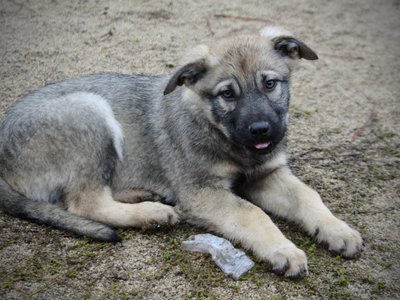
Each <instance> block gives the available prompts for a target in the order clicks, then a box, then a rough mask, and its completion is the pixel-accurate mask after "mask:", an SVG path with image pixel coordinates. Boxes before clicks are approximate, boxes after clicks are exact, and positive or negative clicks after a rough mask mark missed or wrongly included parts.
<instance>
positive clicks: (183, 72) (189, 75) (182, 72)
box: [164, 59, 206, 95]
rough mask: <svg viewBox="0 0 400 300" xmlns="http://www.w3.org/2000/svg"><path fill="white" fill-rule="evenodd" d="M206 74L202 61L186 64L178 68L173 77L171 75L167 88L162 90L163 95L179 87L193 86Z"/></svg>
mask: <svg viewBox="0 0 400 300" xmlns="http://www.w3.org/2000/svg"><path fill="white" fill-rule="evenodd" d="M205 72H206V66H205V61H204V59H201V60H198V61H195V62H191V63H188V64H186V65H184V66H183V67H181V68H179V69H178V70H177V71H176V72H175V74H174V75H172V77H171V79H170V80H169V82H168V84H167V86H166V87H165V90H164V95H167V94H169V93H171V92H173V91H174V90H175V88H176V87H177V86H178V85H179V86H181V85H183V84H185V85H193V84H195V83H196V82H197V81H198V80H199V79H200V78H201V77H202V76H203V75H204V73H205Z"/></svg>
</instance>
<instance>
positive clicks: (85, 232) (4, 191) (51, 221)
mask: <svg viewBox="0 0 400 300" xmlns="http://www.w3.org/2000/svg"><path fill="white" fill-rule="evenodd" d="M0 209H2V210H3V211H4V212H5V213H7V214H9V215H11V216H14V217H18V218H21V219H26V220H29V221H32V222H34V223H37V224H44V225H49V226H52V227H54V228H57V229H62V230H67V231H70V232H73V233H75V234H77V235H79V236H88V237H90V238H92V239H94V240H97V241H102V242H119V241H121V238H120V237H119V235H118V234H117V233H116V232H115V230H114V229H112V228H111V227H109V226H107V225H105V224H103V223H99V222H96V221H92V220H89V219H86V218H84V217H81V216H78V215H75V214H72V213H70V212H68V211H66V210H64V209H62V208H60V207H58V206H56V205H54V204H50V203H47V202H40V201H34V200H31V199H28V198H26V197H25V196H23V195H21V194H19V193H18V192H16V191H14V190H13V189H12V188H11V187H10V186H9V185H8V184H7V183H6V182H5V181H4V179H2V178H1V177H0Z"/></svg>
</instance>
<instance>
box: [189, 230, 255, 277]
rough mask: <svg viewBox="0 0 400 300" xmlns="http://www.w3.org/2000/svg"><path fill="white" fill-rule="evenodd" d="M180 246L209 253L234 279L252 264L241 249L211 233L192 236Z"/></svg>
mask: <svg viewBox="0 0 400 300" xmlns="http://www.w3.org/2000/svg"><path fill="white" fill-rule="evenodd" d="M182 248H183V249H184V250H187V251H191V252H201V253H209V254H211V257H212V259H213V260H214V261H215V263H216V264H217V266H218V267H219V268H220V269H221V270H222V271H223V272H224V273H225V274H229V275H231V276H232V277H233V278H234V279H236V280H237V279H239V278H240V276H242V275H243V274H244V273H246V272H247V271H249V270H250V269H251V268H252V267H253V266H254V262H253V261H252V260H251V259H250V258H249V257H248V256H247V255H246V254H245V253H244V252H243V251H241V250H239V249H236V248H235V247H233V245H232V244H231V243H230V242H229V241H227V240H226V239H224V238H220V237H218V236H215V235H212V234H208V233H206V234H198V235H195V236H192V237H191V239H190V240H188V241H184V242H182Z"/></svg>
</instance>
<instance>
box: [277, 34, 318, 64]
mask: <svg viewBox="0 0 400 300" xmlns="http://www.w3.org/2000/svg"><path fill="white" fill-rule="evenodd" d="M273 43H274V49H275V50H277V51H278V52H279V53H280V54H281V55H283V56H288V57H290V58H293V59H294V58H304V59H308V60H315V59H318V55H317V54H316V53H315V52H314V51H313V50H311V48H310V47H308V46H307V45H306V44H304V43H303V42H302V41H300V40H297V39H295V38H292V37H280V38H276V39H274V40H273Z"/></svg>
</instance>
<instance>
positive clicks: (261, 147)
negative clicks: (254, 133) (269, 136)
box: [254, 142, 270, 150]
mask: <svg viewBox="0 0 400 300" xmlns="http://www.w3.org/2000/svg"><path fill="white" fill-rule="evenodd" d="M269 144H270V143H269V142H267V143H264V144H257V145H255V146H254V147H256V148H257V149H258V150H261V149H266V148H268V146H269Z"/></svg>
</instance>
